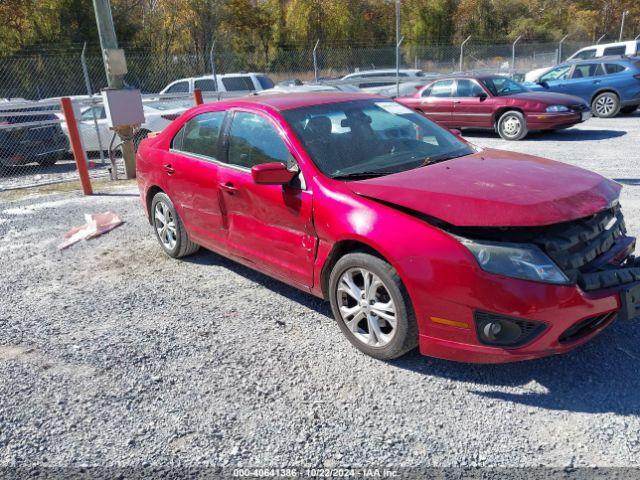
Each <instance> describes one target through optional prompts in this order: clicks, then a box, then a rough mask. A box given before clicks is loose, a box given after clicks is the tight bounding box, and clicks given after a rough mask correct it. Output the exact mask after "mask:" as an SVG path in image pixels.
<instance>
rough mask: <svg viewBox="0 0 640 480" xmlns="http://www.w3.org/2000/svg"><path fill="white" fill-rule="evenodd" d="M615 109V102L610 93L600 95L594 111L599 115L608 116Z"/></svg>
mask: <svg viewBox="0 0 640 480" xmlns="http://www.w3.org/2000/svg"><path fill="white" fill-rule="evenodd" d="M615 109H616V102H615V100H614V98H613V97H612V96H611V95H602V96H600V97H599V98H598V100H596V112H597V114H598V115H599V116H602V117H608V116H609V115H611V114H612V113H613V111H614V110H615Z"/></svg>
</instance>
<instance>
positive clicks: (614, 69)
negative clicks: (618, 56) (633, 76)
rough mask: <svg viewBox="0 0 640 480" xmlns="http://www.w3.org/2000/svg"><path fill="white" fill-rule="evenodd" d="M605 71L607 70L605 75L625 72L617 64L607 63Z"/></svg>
mask: <svg viewBox="0 0 640 480" xmlns="http://www.w3.org/2000/svg"><path fill="white" fill-rule="evenodd" d="M605 69H606V70H607V75H611V74H614V73H620V72H624V71H625V70H626V69H625V68H624V66H622V65H620V64H619V63H607V64H606V65H605Z"/></svg>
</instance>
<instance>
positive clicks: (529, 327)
mask: <svg viewBox="0 0 640 480" xmlns="http://www.w3.org/2000/svg"><path fill="white" fill-rule="evenodd" d="M474 319H475V322H476V332H477V334H478V340H480V342H481V343H484V344H485V345H495V346H503V347H518V346H520V345H524V344H525V343H527V342H529V341H531V340H533V339H534V338H535V337H537V336H538V335H540V334H541V333H542V332H543V331H544V329H545V328H546V327H545V324H544V323H541V322H535V321H532V320H522V319H519V318H511V317H506V316H504V315H497V314H493V313H488V312H475V315H474Z"/></svg>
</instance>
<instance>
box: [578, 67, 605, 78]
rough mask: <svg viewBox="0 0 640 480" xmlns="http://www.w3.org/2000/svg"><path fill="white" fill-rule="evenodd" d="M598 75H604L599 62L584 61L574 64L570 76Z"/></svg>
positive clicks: (585, 76) (586, 76)
mask: <svg viewBox="0 0 640 480" xmlns="http://www.w3.org/2000/svg"><path fill="white" fill-rule="evenodd" d="M600 75H604V69H603V68H602V64H601V63H586V64H584V65H576V68H574V70H573V74H572V75H571V78H572V79H575V78H588V77H599V76H600Z"/></svg>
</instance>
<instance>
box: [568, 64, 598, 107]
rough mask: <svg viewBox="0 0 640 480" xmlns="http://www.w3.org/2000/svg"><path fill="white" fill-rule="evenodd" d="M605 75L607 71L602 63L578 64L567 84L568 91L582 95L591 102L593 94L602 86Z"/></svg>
mask: <svg viewBox="0 0 640 480" xmlns="http://www.w3.org/2000/svg"><path fill="white" fill-rule="evenodd" d="M604 75H605V71H604V68H603V67H602V64H601V63H582V64H580V65H576V66H575V67H574V68H573V72H572V73H571V79H570V80H569V81H568V82H566V85H565V88H566V89H567V93H570V94H571V95H577V96H579V97H582V98H583V99H584V100H585V101H586V102H587V103H590V102H591V96H592V94H593V92H595V91H596V90H597V89H599V88H600V85H601V84H602V81H603V80H604V79H603V77H604Z"/></svg>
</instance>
